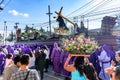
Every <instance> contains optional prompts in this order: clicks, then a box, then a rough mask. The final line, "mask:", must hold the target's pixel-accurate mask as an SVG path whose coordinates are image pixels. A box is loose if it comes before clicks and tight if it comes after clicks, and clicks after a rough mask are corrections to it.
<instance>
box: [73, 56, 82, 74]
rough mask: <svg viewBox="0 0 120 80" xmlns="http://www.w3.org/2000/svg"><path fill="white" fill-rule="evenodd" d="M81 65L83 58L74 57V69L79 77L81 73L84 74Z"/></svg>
mask: <svg viewBox="0 0 120 80" xmlns="http://www.w3.org/2000/svg"><path fill="white" fill-rule="evenodd" d="M83 64H84V57H83V56H78V57H76V59H75V63H74V67H75V68H76V70H78V72H79V73H80V74H81V75H83V73H84V72H83ZM81 75H80V76H81Z"/></svg>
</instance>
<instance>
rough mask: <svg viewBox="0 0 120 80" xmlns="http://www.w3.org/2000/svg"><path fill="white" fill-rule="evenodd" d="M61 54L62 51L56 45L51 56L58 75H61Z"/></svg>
mask: <svg viewBox="0 0 120 80" xmlns="http://www.w3.org/2000/svg"><path fill="white" fill-rule="evenodd" d="M60 54H61V50H60V49H59V47H58V44H57V43H54V47H53V50H52V54H51V61H52V62H53V70H54V72H56V73H61V67H60V66H61V65H60Z"/></svg>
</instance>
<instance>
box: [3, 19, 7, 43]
mask: <svg viewBox="0 0 120 80" xmlns="http://www.w3.org/2000/svg"><path fill="white" fill-rule="evenodd" d="M6 23H7V22H6V21H4V44H6V40H5V39H6V35H7V26H6Z"/></svg>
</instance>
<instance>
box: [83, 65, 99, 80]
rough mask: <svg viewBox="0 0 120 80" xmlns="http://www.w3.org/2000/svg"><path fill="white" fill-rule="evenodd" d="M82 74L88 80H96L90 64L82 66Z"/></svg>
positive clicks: (95, 74)
mask: <svg viewBox="0 0 120 80" xmlns="http://www.w3.org/2000/svg"><path fill="white" fill-rule="evenodd" d="M84 73H85V75H86V77H87V78H88V79H89V80H98V78H97V73H96V72H95V69H94V67H93V66H92V65H90V64H84Z"/></svg>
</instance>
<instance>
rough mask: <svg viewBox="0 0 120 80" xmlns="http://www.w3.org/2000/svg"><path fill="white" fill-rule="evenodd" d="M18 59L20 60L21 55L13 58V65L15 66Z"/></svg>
mask: <svg viewBox="0 0 120 80" xmlns="http://www.w3.org/2000/svg"><path fill="white" fill-rule="evenodd" d="M20 58H21V55H19V54H18V55H16V56H15V57H14V64H17V62H20Z"/></svg>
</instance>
